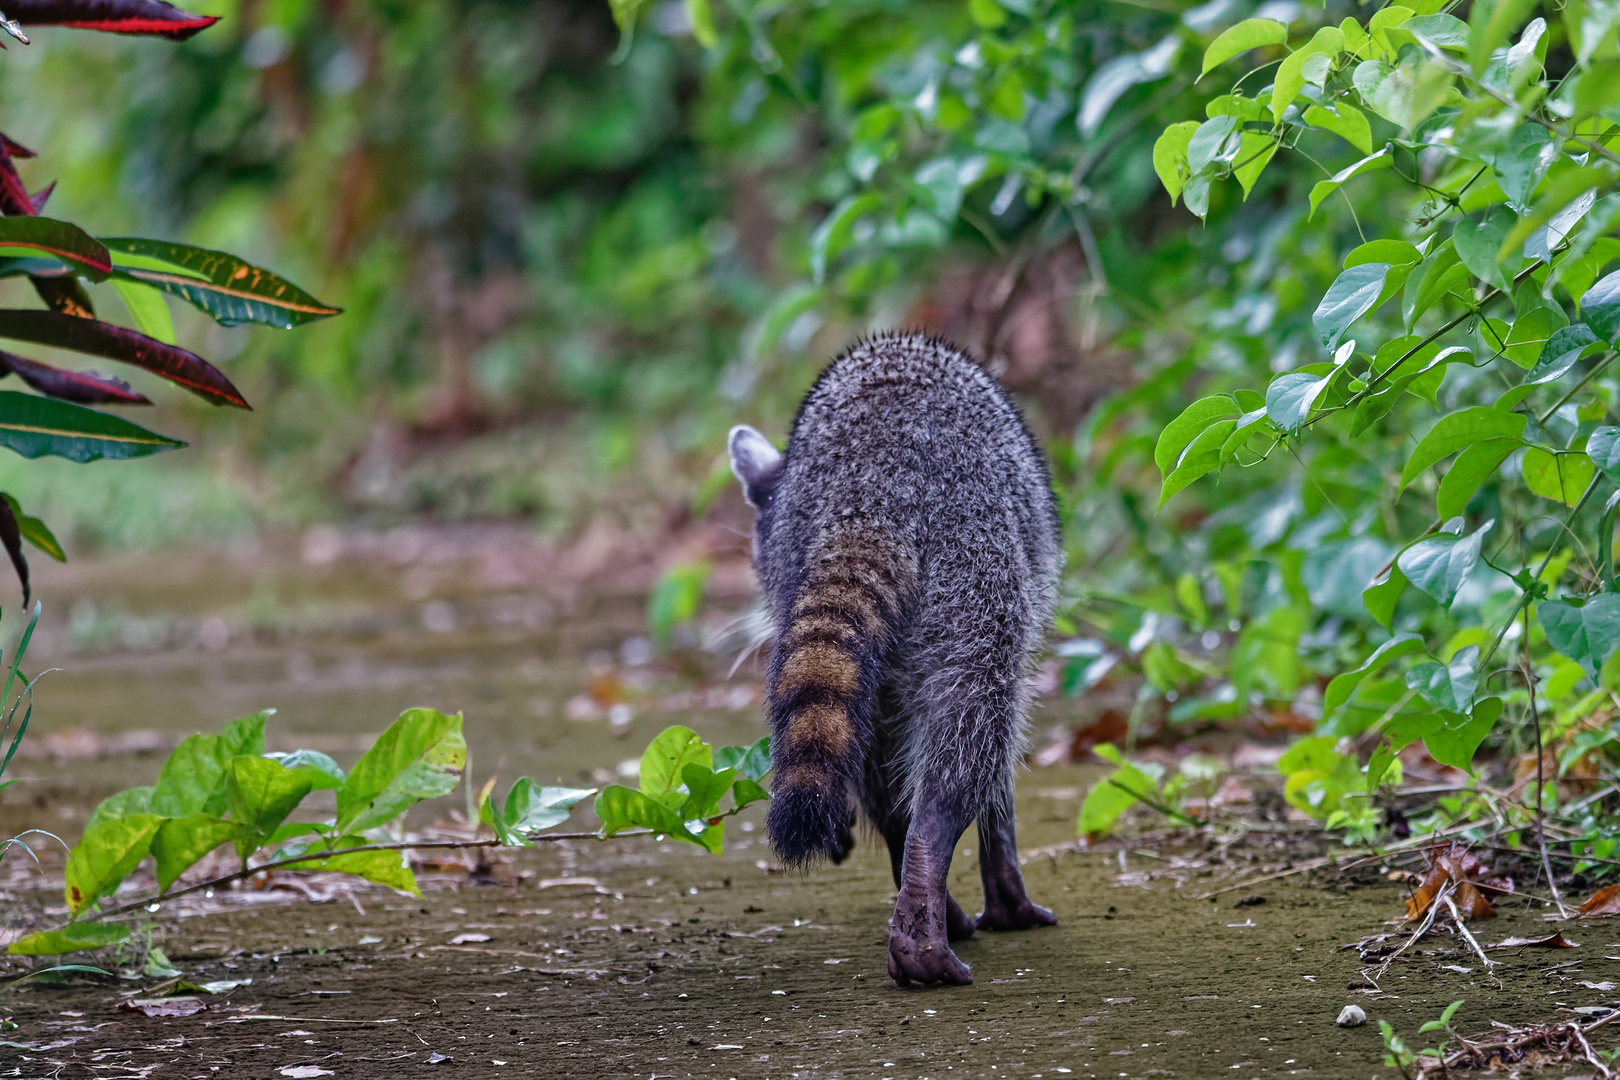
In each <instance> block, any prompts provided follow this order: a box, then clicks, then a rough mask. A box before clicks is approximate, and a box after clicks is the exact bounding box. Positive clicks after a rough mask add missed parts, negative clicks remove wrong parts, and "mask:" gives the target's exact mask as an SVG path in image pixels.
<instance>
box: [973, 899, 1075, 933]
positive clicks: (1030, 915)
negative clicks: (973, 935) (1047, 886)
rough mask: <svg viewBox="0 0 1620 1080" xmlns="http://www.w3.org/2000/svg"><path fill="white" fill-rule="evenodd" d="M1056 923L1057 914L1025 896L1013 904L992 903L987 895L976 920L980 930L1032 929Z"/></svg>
mask: <svg viewBox="0 0 1620 1080" xmlns="http://www.w3.org/2000/svg"><path fill="white" fill-rule="evenodd" d="M1056 925H1057V916H1056V915H1054V914H1052V912H1051V911H1050V910H1048V909H1047V908H1043V907H1041V905H1039V904H1036V903H1033V902H1032V901H1031V900H1030V899H1029V897H1027V896H1026V897H1023V898H1022V899H1021V901H1020V902H1018V903H1014V904H1005V903H994V902H991V901H990V900H989V898H988V897H987V898H986V900H985V905H984V911H983V912H982V913H980V915H979V920H978V926H979V929H980V930H997V931H999V930H1033V929H1034V928H1035V927H1037V926H1056Z"/></svg>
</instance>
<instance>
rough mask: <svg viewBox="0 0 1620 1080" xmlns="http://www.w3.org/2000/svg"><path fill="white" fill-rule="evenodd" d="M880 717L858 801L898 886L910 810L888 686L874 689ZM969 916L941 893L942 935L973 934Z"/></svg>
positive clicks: (894, 708)
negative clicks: (880, 842) (885, 849)
mask: <svg viewBox="0 0 1620 1080" xmlns="http://www.w3.org/2000/svg"><path fill="white" fill-rule="evenodd" d="M878 707H879V710H880V713H881V720H880V721H879V724H878V730H877V733H876V737H875V738H874V740H873V746H872V750H871V754H870V756H869V757H868V758H867V766H866V776H865V777H864V778H863V783H862V787H861V804H862V807H863V809H865V811H866V816H867V818H868V819H870V820H871V822H872V825H873V826H874V827H875V828H876V829H877V831H878V832H879V833H881V834H882V835H883V840H884V843H885V844H886V845H887V846H888V848H889V869H890V870H891V871H892V872H893V874H894V887H895V888H896V889H898V888H900V887H901V882H902V874H903V871H904V868H905V852H906V834H907V832H909V831H910V829H911V814H910V813H909V812H908V808H907V806H906V803H905V791H904V788H905V785H904V783H903V782H902V780H901V776H902V772H901V766H900V754H901V746H900V738H901V736H902V732H901V731H900V725H901V723H902V720H901V719H900V708H899V705H898V699H897V696H896V695H895V694H894V693H893V691H892V689H891V688H889V687H884V688H883V689H882V690H880V691H879V693H878ZM974 929H975V927H974V922H973V918H972V917H971V916H970V915H968V913H967V912H966V911H963V910H962V905H961V904H959V903H957V902H956V898H955V897H953V896H951V895H950V893H948V892H947V893H946V894H945V936H946V939H947V940H949V941H961V940H963V939H964V938H970V937H972V936H973V931H974Z"/></svg>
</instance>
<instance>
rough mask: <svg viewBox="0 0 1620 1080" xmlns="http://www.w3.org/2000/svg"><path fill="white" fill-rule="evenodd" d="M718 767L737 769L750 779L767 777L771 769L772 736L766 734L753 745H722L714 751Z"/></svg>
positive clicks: (715, 765)
mask: <svg viewBox="0 0 1620 1080" xmlns="http://www.w3.org/2000/svg"><path fill="white" fill-rule="evenodd" d="M714 767H715V768H716V769H736V770H737V771H738V772H739V773H741V774H742V775H744V776H746V777H748V779H750V780H754V781H759V780H763V779H765V774H766V773H768V772H770V771H771V737H770V736H769V735H767V736H765V737H764V738H763V739H761V740H759V741H758V742H757V743H755V744H754V745H752V746H722V747H720V749H718V750H716V751H715V752H714Z"/></svg>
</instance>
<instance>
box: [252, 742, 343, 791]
mask: <svg viewBox="0 0 1620 1080" xmlns="http://www.w3.org/2000/svg"><path fill="white" fill-rule="evenodd" d="M264 756H265V757H267V758H269V759H270V760H271V761H278V762H280V763H281V766H282V768H285V769H292V770H293V771H295V772H297V773H298V774H299V775H301V776H303V777H305V778H306V779H308V780H309V789H310V790H311V791H332V790H335V789H337V788H340V787H342V786H343V781H344V779H345V777H344V774H343V768H342V766H340V765H339V764H338V763H337V762H335V761H333V760H332V759H331V758H330V757H328V756H327V755H326V754H323V753H321V752H320V751H319V750H292V751H288V752H286V753H275V754H266V755H264Z"/></svg>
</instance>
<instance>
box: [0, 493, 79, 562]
mask: <svg viewBox="0 0 1620 1080" xmlns="http://www.w3.org/2000/svg"><path fill="white" fill-rule="evenodd" d="M0 499H4V500H6V505H7V506H9V507H11V516H12V517H14V518H16V519H17V531H18V532H19V533H20V534H21V535H22V538H23V539H24V540H26V541H28V542H29V543H30V544H33V545H34V546H35V547H37V548H39V550H41V551H43V552H44V553H45V554H47V555H49V556H50V557H51V558H53V559H55V560H56V561H57V562H67V552H65V551H63V550H62V545H61V544H60V543H58V542H57V539H56V537H55V536H54V535H52V533H51V530H50V528H49V527H48V526H47V525H46V524H45V523H44V522H43V521H41V520H39V518H37V517H29V516H28V515H27V514H25V513H24V512H23V508H22V506H21V505H20V504H19V503H18V502H17V500H16V499H14V498H12V497H11V496H10V495H7V494H6V493H5V492H3V491H0Z"/></svg>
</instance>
